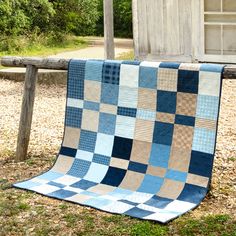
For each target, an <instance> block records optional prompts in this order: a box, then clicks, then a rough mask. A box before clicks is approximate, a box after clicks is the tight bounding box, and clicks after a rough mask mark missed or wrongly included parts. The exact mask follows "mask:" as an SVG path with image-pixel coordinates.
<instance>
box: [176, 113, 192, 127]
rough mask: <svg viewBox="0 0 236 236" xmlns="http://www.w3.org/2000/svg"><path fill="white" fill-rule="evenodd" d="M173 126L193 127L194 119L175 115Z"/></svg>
mask: <svg viewBox="0 0 236 236" xmlns="http://www.w3.org/2000/svg"><path fill="white" fill-rule="evenodd" d="M175 124H179V125H187V126H194V125H195V117H192V116H184V115H175Z"/></svg>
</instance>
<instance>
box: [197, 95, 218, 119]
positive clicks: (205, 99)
mask: <svg viewBox="0 0 236 236" xmlns="http://www.w3.org/2000/svg"><path fill="white" fill-rule="evenodd" d="M218 106H219V97H215V96H207V95H198V98H197V111H196V117H197V118H203V119H210V120H217V116H218Z"/></svg>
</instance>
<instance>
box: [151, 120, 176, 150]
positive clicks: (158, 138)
mask: <svg viewBox="0 0 236 236" xmlns="http://www.w3.org/2000/svg"><path fill="white" fill-rule="evenodd" d="M173 130H174V125H173V124H169V123H163V122H159V121H156V122H155V127H154V134H153V142H154V143H158V144H165V145H169V146H170V145H171V143H172V136H173Z"/></svg>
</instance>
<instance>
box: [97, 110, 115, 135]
mask: <svg viewBox="0 0 236 236" xmlns="http://www.w3.org/2000/svg"><path fill="white" fill-rule="evenodd" d="M115 128H116V116H115V115H112V114H107V113H102V112H101V113H100V114H99V127H98V132H100V133H104V134H110V135H114V134H115Z"/></svg>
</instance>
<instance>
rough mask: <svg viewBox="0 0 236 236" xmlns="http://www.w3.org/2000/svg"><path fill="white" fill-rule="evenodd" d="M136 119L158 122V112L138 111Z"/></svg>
mask: <svg viewBox="0 0 236 236" xmlns="http://www.w3.org/2000/svg"><path fill="white" fill-rule="evenodd" d="M136 117H137V118H138V119H142V120H150V121H155V120H156V111H150V110H146V109H138V110H137V115H136Z"/></svg>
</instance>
